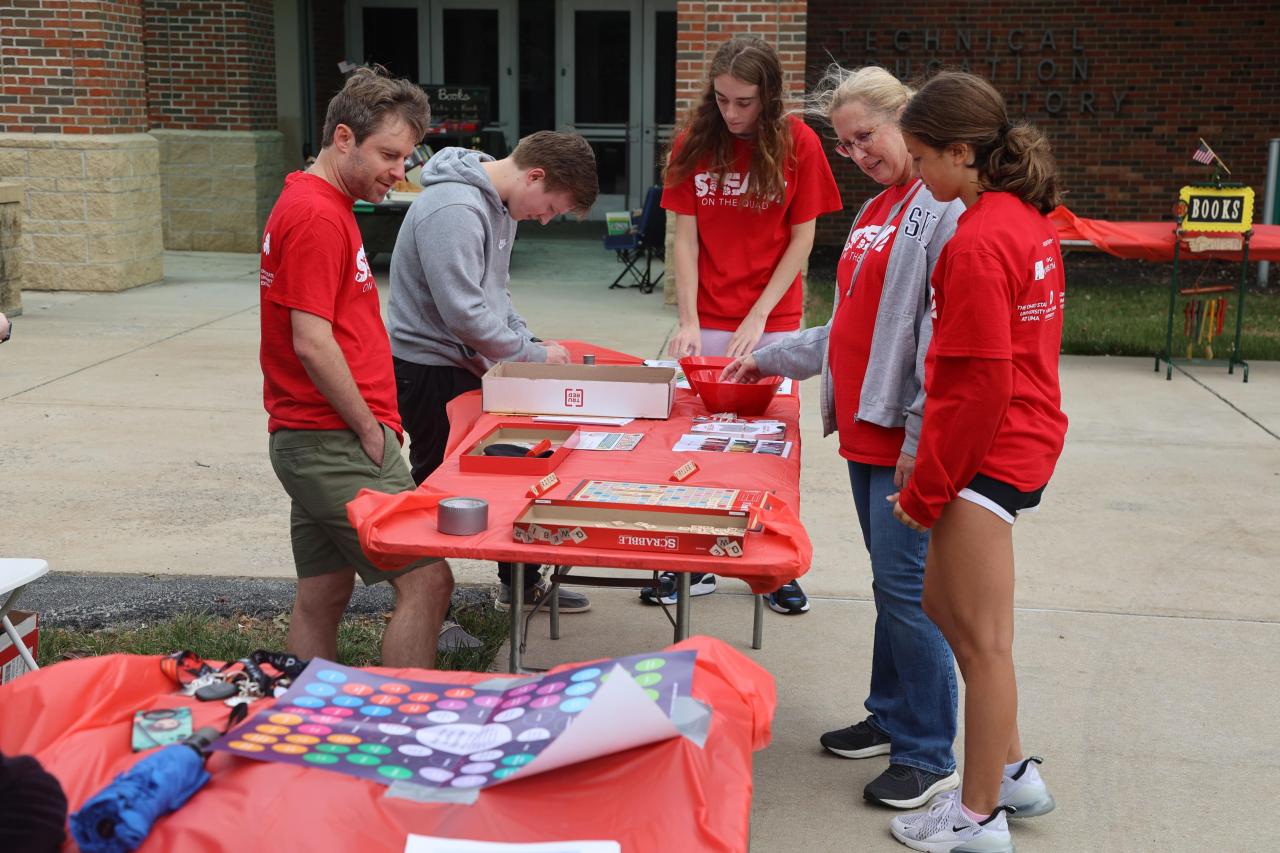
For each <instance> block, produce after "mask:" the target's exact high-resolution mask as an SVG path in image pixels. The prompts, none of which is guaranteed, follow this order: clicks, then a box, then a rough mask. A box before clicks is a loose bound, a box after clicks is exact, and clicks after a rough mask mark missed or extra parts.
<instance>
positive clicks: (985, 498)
mask: <svg viewBox="0 0 1280 853" xmlns="http://www.w3.org/2000/svg"><path fill="white" fill-rule="evenodd" d="M900 125H901V127H902V131H903V135H904V138H905V139H906V142H907V148H908V150H909V151H910V152H911V155H912V157H913V159H914V160H915V161H916V162H917V163H918V164H919V169H920V175H921V177H922V178H923V179H924V182H925V186H927V187H928V188H929V191H930V192H932V193H933V195H934V197H935V198H937V199H939V200H944V199H953V198H958V199H960V200H961V201H962V202H964V205H965V208H966V210H965V212H964V214H963V215H962V216H961V217H960V220H959V223H958V224H957V227H956V233H955V235H954V236H953V237H952V238H951V240H950V242H948V243H947V245H946V247H945V248H944V249H943V251H942V256H941V257H940V258H939V259H938V264H937V267H936V268H935V270H934V273H933V279H932V284H933V316H934V332H933V342H932V344H931V346H930V350H929V356H928V361H927V363H926V366H925V387H926V390H927V394H928V402H927V404H926V405H925V412H924V424H923V427H922V429H921V436H920V447H919V453H918V455H917V457H916V468H915V472H914V473H913V475H912V477H911V480H910V481H909V482H908V483H907V484H906V485H905V486H904V487H903V489H902V491H901V493H900V494H898V495H890V496H889V500H890V501H891V502H893V504H894V515H895V516H896V517H897V518H898V520H899V521H901V522H903V523H904V524H906V525H907V526H908V527H911V528H913V529H916V530H925V529H927V528H932V535H931V537H930V542H929V551H928V555H927V557H926V560H925V581H924V599H923V604H924V609H925V612H926V613H927V614H928V615H929V616H930V618H932V619H933V621H934V622H935V623H936V624H937V625H938V627H939V628H940V629H941V630H942V633H943V635H944V636H945V637H946V638H947V641H948V642H949V643H950V644H951V648H952V651H953V652H954V653H955V658H956V662H957V663H958V664H959V666H960V674H961V675H962V676H963V677H964V680H965V687H966V692H965V746H964V757H965V766H964V772H963V781H962V784H961V788H960V792H961V793H960V794H959V795H958V796H957V795H955V794H952V793H948V794H946V795H943V797H942V798H940V799H939V800H936V801H935V803H934V805H933V807H931V809H930V810H929V812H928V813H924V814H923V815H922V814H920V813H917V814H913V815H906V816H904V817H900V818H895V819H894V820H893V822H892V824H891V827H892V832H893V834H894V836H895V837H896V838H898V840H899V841H902V842H903V843H904V844H906V845H907V846H909V847H913V848H915V849H918V850H924V849H928V850H931V851H946V850H952V849H954V848H957V847H963V848H964V849H966V850H968V849H975V850H977V849H981V850H983V851H992V853H998V852H999V851H1002V850H1010V851H1012V850H1013V842H1012V839H1011V838H1010V835H1009V829H1008V824H1007V822H1006V819H1005V813H1006V812H1008V813H1010V814H1013V815H1014V816H1015V817H1034V816H1036V815H1040V814H1044V813H1045V812H1048V811H1050V810H1051V809H1053V807H1054V802H1053V797H1052V796H1051V795H1050V794H1049V791H1048V789H1047V788H1046V787H1045V784H1044V780H1043V779H1041V778H1040V774H1039V771H1038V770H1037V769H1036V767H1035V765H1036V764H1038V763H1039V762H1040V759H1039V758H1036V757H1027V756H1024V754H1023V752H1022V743H1021V738H1020V734H1019V731H1018V720H1017V712H1018V695H1017V682H1016V678H1015V676H1014V669H1013V577H1014V571H1013V522H1014V520H1015V519H1016V518H1017V515H1018V513H1019V512H1024V511H1027V510H1031V509H1034V508H1035V507H1036V506H1037V505H1038V504H1039V503H1040V496H1041V493H1042V492H1043V491H1044V488H1045V485H1046V484H1047V483H1048V481H1049V477H1050V475H1051V474H1052V473H1053V468H1054V465H1055V463H1056V462H1057V460H1058V456H1059V454H1060V453H1061V452H1062V443H1063V438H1064V436H1065V434H1066V428H1067V419H1066V416H1065V415H1064V414H1063V413H1062V409H1061V395H1060V392H1059V390H1058V350H1059V347H1060V344H1061V340H1062V298H1063V295H1064V279H1063V274H1062V256H1061V250H1060V249H1059V246H1058V239H1057V234H1056V231H1055V229H1054V228H1053V226H1052V225H1051V224H1050V223H1049V221H1048V219H1047V218H1046V217H1045V214H1047V213H1048V212H1049V211H1050V210H1052V209H1053V208H1054V207H1055V206H1056V205H1057V203H1058V181H1057V176H1056V167H1055V165H1054V162H1053V158H1052V155H1051V153H1050V150H1049V143H1048V141H1047V140H1046V139H1045V138H1044V136H1043V135H1042V134H1041V133H1040V132H1039V131H1038V130H1036V129H1035V128H1034V127H1031V126H1030V125H1026V124H1018V125H1012V126H1011V125H1010V123H1009V118H1008V114H1007V112H1006V110H1005V102H1004V98H1003V97H1002V96H1001V95H1000V93H999V92H997V91H996V90H995V89H994V88H993V87H992V86H991V84H990V83H988V82H986V81H985V80H983V79H982V78H980V77H976V76H974V75H971V74H965V73H961V72H943V73H941V74H938V75H937V76H935V77H934V78H933V79H931V80H930V81H929V82H928V83H927V84H925V86H924V87H923V88H922V89H921V90H920V91H919V92H918V93H917V94H916V96H915V98H913V99H912V100H911V102H910V103H909V104H908V105H907V108H906V110H905V111H904V112H903V114H902V118H901V120H900Z"/></svg>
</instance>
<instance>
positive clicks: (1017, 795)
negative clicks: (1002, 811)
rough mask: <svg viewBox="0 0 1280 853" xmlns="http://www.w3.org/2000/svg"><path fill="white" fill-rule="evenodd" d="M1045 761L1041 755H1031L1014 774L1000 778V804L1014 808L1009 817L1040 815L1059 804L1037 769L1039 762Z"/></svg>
mask: <svg viewBox="0 0 1280 853" xmlns="http://www.w3.org/2000/svg"><path fill="white" fill-rule="evenodd" d="M1043 763H1044V759H1042V758H1041V757H1040V756H1038V755H1032V756H1029V757H1028V758H1026V759H1025V760H1024V761H1023V762H1022V763H1021V764H1019V765H1018V769H1017V770H1015V771H1014V773H1013V775H1011V776H1005V777H1004V778H1003V779H1001V780H1000V805H1002V806H1008V807H1009V808H1011V809H1013V810H1014V811H1012V812H1011V813H1010V814H1009V817H1011V818H1024V817H1039V816H1040V815H1042V814H1048V813H1049V812H1051V811H1053V808H1054V806H1055V805H1057V804H1056V803H1054V801H1053V795H1052V794H1050V793H1049V789H1048V787H1047V786H1046V785H1045V784H1044V780H1043V779H1041V778H1040V771H1039V770H1038V769H1036V765H1037V764H1043ZM1006 769H1007V768H1006Z"/></svg>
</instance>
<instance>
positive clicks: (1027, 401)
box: [899, 192, 1067, 527]
mask: <svg viewBox="0 0 1280 853" xmlns="http://www.w3.org/2000/svg"><path fill="white" fill-rule="evenodd" d="M932 285H933V299H934V307H933V318H934V332H933V343H932V344H931V345H930V348H929V355H928V358H927V360H926V362H925V390H926V402H925V410H924V424H923V427H922V431H921V435H920V449H919V454H918V456H917V458H916V468H915V473H914V474H913V475H912V477H911V481H910V482H909V483H908V484H907V487H906V488H905V489H903V490H902V495H901V498H900V499H899V500H900V503H901V506H902V509H903V510H905V511H906V513H907V515H909V516H911V517H912V518H914V519H915V520H916V521H918V522H920V523H921V524H923V525H925V526H926V527H932V526H933V524H934V522H936V521H937V520H938V516H939V515H941V513H942V508H943V507H944V506H945V505H946V504H947V503H949V502H950V501H952V500H953V499H955V497H956V495H958V494H959V493H960V490H961V489H963V488H964V487H965V486H967V485H968V484H969V481H970V480H972V479H973V477H974V475H975V474H985V475H986V476H988V477H993V478H995V479H997V480H1001V481H1003V482H1005V483H1008V484H1010V485H1012V486H1013V487H1014V488H1017V489H1019V490H1021V491H1027V492H1029V491H1034V490H1036V489H1038V488H1040V487H1041V486H1043V485H1045V483H1047V482H1048V481H1049V477H1050V476H1051V475H1052V474H1053V468H1054V465H1055V464H1056V463H1057V461H1058V456H1059V455H1061V453H1062V444H1063V439H1064V438H1065V436H1066V432H1067V416H1066V415H1065V414H1063V412H1062V409H1061V393H1060V391H1059V388H1058V351H1059V349H1060V347H1061V344H1062V310H1063V298H1064V296H1065V293H1066V290H1065V288H1066V283H1065V279H1064V277H1063V270H1062V252H1061V250H1060V249H1059V246H1058V237H1057V232H1056V231H1055V229H1054V227H1053V226H1052V225H1051V224H1050V223H1049V220H1048V219H1047V218H1046V217H1044V216H1042V215H1041V214H1040V213H1039V211H1037V210H1036V209H1035V208H1033V207H1032V206H1031V205H1029V204H1027V203H1026V202H1023V201H1022V200H1020V199H1019V198H1018V197H1017V196H1015V195H1012V194H1010V193H1004V192H985V193H983V194H982V195H981V196H980V197H979V199H978V202H977V203H976V204H975V205H974V206H973V207H971V208H969V209H968V210H966V211H965V212H964V214H963V215H962V216H961V217H960V220H959V223H958V224H957V227H956V233H955V236H953V237H952V238H951V240H950V241H949V242H948V243H947V245H946V246H945V247H944V248H943V250H942V255H941V256H940V257H939V259H938V264H937V266H936V268H935V269H934V273H933V280H932Z"/></svg>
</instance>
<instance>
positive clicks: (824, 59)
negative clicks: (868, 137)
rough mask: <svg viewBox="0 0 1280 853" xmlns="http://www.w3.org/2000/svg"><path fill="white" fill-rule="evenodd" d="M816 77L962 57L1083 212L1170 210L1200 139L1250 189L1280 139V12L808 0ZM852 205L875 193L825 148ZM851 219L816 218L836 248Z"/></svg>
mask: <svg viewBox="0 0 1280 853" xmlns="http://www.w3.org/2000/svg"><path fill="white" fill-rule="evenodd" d="M808 12H809V31H808V32H809V36H808V65H809V79H810V82H812V81H814V80H816V79H817V76H818V74H819V73H820V71H821V69H822V68H823V67H825V65H826V64H827V63H828V62H829V61H830V58H829V57H828V53H830V55H831V56H834V57H835V58H836V59H837V60H839V61H840V62H841V63H842V64H844V65H846V66H849V67H856V66H859V65H865V64H870V63H877V64H880V65H883V66H884V67H886V68H888V69H889V70H890V71H893V72H894V73H895V74H898V75H899V76H900V77H903V78H906V79H910V78H912V77H915V76H918V75H919V74H921V73H922V72H924V71H926V70H927V69H928V68H930V67H933V68H936V67H939V66H940V65H943V64H945V65H948V66H951V67H963V66H964V65H965V64H966V63H967V65H968V69H969V70H971V71H973V72H975V73H978V74H982V75H983V76H985V77H987V79H989V80H991V81H992V82H993V83H994V84H995V85H996V87H997V88H999V89H1000V90H1001V91H1002V92H1003V93H1004V95H1005V96H1006V98H1007V99H1008V102H1009V106H1010V111H1011V114H1012V115H1013V116H1014V118H1027V119H1029V120H1031V121H1033V122H1035V123H1036V124H1037V125H1038V126H1040V127H1041V128H1042V129H1044V130H1045V131H1046V132H1047V133H1048V135H1049V137H1050V140H1051V142H1052V143H1053V146H1054V151H1055V154H1056V156H1057V158H1058V164H1059V167H1060V169H1061V172H1062V175H1063V177H1064V181H1065V183H1066V186H1067V189H1068V191H1069V194H1068V195H1067V198H1066V204H1067V206H1069V207H1070V208H1071V209H1072V210H1074V211H1075V212H1076V213H1078V214H1080V215H1082V216H1088V217H1095V218H1104V219H1140V220H1160V219H1169V218H1171V216H1170V209H1171V207H1172V205H1173V202H1174V200H1175V198H1176V196H1177V191H1178V188H1179V187H1181V186H1182V185H1184V184H1187V183H1193V182H1196V181H1202V180H1204V179H1207V178H1208V176H1209V173H1208V170H1207V169H1206V168H1205V167H1203V166H1200V165H1198V164H1196V163H1193V162H1192V161H1191V152H1192V151H1194V150H1195V148H1196V145H1197V144H1198V142H1197V137H1204V138H1205V139H1206V140H1207V141H1208V142H1209V144H1210V145H1212V146H1213V148H1214V150H1215V151H1216V152H1217V153H1218V154H1219V155H1220V156H1221V157H1222V158H1223V159H1224V160H1225V161H1226V162H1227V165H1228V166H1229V167H1230V168H1231V170H1232V172H1233V173H1234V178H1235V179H1236V180H1240V181H1244V182H1245V183H1247V184H1248V185H1250V186H1252V187H1253V188H1254V189H1255V190H1257V192H1258V197H1257V205H1258V214H1257V215H1259V216H1260V215H1261V205H1262V191H1263V185H1264V182H1265V180H1266V144H1267V140H1268V139H1269V138H1271V137H1275V136H1278V135H1280V94H1277V93H1280V63H1277V62H1275V61H1274V59H1273V58H1272V56H1271V55H1270V54H1271V53H1274V50H1273V49H1271V48H1266V47H1265V45H1272V46H1273V47H1274V46H1275V45H1277V44H1280V15H1277V13H1276V4H1275V2H1274V0H1237V1H1236V2H1228V0H1217V2H1214V0H1210V1H1209V2H1201V3H1185V2H1173V1H1172V0H1159V2H1155V3H1150V2H1147V3H1140V2H1119V3H1117V2H1104V1H1103V0H1081V2H1073V3H1068V2H1061V0H1027V2H1020V3H1013V2H1007V0H995V2H991V0H988V1H987V2H981V3H978V2H972V0H955V2H952V3H947V4H917V5H915V6H912V7H911V8H910V11H909V13H908V12H900V11H896V10H895V9H894V8H893V7H892V6H891V5H889V4H881V5H874V4H873V5H870V6H868V5H865V4H851V3H848V2H847V0H810V2H809V9H808ZM831 156H832V169H833V171H834V172H835V174H836V176H837V179H838V180H839V181H840V185H841V191H842V193H843V195H844V201H845V208H846V213H847V214H851V212H852V211H853V210H856V208H857V206H858V204H860V203H861V202H862V201H863V200H864V199H866V198H867V197H868V196H869V195H871V194H873V193H874V192H876V191H877V190H878V187H877V186H876V185H875V184H874V182H872V181H870V180H869V179H867V178H865V177H864V176H862V173H861V172H859V171H858V169H857V168H856V167H854V166H852V164H850V163H849V161H847V160H844V158H841V157H837V156H835V154H834V152H833V153H832V155H831ZM847 228H848V216H847V215H846V216H844V217H839V216H836V217H826V218H825V219H824V220H823V221H822V222H820V224H819V237H818V239H819V242H820V243H824V244H834V243H839V242H840V241H842V240H843V239H844V236H845V231H846V230H847Z"/></svg>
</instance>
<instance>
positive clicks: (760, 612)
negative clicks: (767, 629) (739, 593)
mask: <svg viewBox="0 0 1280 853" xmlns="http://www.w3.org/2000/svg"><path fill="white" fill-rule="evenodd" d="M755 598H756V603H755V611H756V612H755V624H753V625H752V626H751V648H753V649H761V648H764V596H763V595H757V596H756V597H755Z"/></svg>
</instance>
